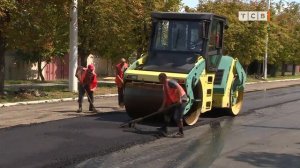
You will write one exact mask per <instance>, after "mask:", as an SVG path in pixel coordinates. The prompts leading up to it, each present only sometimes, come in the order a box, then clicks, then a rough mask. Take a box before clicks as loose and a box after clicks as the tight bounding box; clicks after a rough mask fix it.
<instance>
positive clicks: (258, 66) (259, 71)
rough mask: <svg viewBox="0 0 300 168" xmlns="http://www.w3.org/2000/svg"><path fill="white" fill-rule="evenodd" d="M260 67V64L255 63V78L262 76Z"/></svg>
mask: <svg viewBox="0 0 300 168" xmlns="http://www.w3.org/2000/svg"><path fill="white" fill-rule="evenodd" d="M261 65H262V63H260V62H257V70H256V74H257V76H262V73H261V68H262V66H261Z"/></svg>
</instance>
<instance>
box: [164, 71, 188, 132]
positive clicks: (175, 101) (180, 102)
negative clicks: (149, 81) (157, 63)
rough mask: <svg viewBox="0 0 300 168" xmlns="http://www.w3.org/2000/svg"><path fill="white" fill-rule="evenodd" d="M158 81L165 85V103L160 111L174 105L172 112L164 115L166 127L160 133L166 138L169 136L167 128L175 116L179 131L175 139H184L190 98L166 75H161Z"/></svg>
mask: <svg viewBox="0 0 300 168" xmlns="http://www.w3.org/2000/svg"><path fill="white" fill-rule="evenodd" d="M158 79H159V81H160V83H162V84H163V92H164V93H163V95H164V97H163V103H162V105H161V107H160V109H159V110H163V109H164V108H166V107H168V106H171V105H174V107H173V108H171V109H170V111H168V112H165V113H164V125H163V126H162V127H161V128H160V131H161V133H162V134H163V135H164V136H167V133H168V130H167V127H168V124H169V123H170V120H171V117H172V116H173V117H174V120H175V121H176V124H177V126H178V129H179V130H178V132H177V133H176V134H175V135H174V137H183V136H184V134H183V112H184V109H185V107H186V105H187V102H188V97H187V95H186V93H185V91H184V89H183V88H182V87H181V86H180V85H179V84H178V83H177V82H176V81H175V80H172V79H168V77H167V75H166V74H165V73H160V74H159V76H158Z"/></svg>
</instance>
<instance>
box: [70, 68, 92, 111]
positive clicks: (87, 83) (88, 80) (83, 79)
mask: <svg viewBox="0 0 300 168" xmlns="http://www.w3.org/2000/svg"><path fill="white" fill-rule="evenodd" d="M75 76H76V77H77V78H78V80H79V85H78V105H79V108H78V110H77V112H82V100H83V96H84V94H85V92H86V93H87V96H88V101H89V103H90V106H89V111H95V110H96V109H94V106H93V102H94V91H95V89H96V88H97V75H96V73H95V66H94V65H93V64H90V65H88V68H84V67H82V66H79V67H78V68H77V70H76V74H75Z"/></svg>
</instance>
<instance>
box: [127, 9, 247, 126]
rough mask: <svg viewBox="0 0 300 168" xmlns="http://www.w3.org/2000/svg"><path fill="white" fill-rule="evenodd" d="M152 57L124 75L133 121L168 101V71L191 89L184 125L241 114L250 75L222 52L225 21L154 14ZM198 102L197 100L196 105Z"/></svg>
mask: <svg viewBox="0 0 300 168" xmlns="http://www.w3.org/2000/svg"><path fill="white" fill-rule="evenodd" d="M151 17H152V32H151V38H150V39H151V41H150V46H149V51H148V53H147V55H145V56H143V57H141V58H140V59H138V60H136V61H135V62H134V63H133V64H132V65H131V66H130V67H129V68H128V69H127V70H126V72H125V74H124V104H125V108H126V112H127V113H128V115H129V116H130V117H132V118H139V117H143V116H146V115H149V114H151V113H153V112H155V111H157V110H158V109H159V107H160V106H161V103H162V99H163V91H162V85H161V84H160V83H159V81H158V75H159V74H160V73H162V72H164V73H166V74H167V76H168V77H169V78H172V79H174V80H176V81H177V82H178V83H179V84H180V85H181V86H183V88H184V89H185V91H186V93H187V95H188V97H189V103H188V105H187V106H186V108H185V111H184V121H185V123H186V124H187V125H193V124H195V123H196V122H197V120H198V119H199V117H200V115H201V113H205V112H208V111H211V110H212V109H222V110H218V111H220V112H229V113H230V114H232V115H234V116H235V115H237V114H238V113H239V112H240V111H241V108H242V104H243V92H244V87H245V81H246V74H245V71H244V70H243V68H242V66H241V64H240V63H239V61H238V60H237V59H234V58H232V57H230V56H226V55H223V54H222V50H223V41H224V39H223V38H224V30H225V29H226V28H227V27H228V25H227V21H226V18H225V17H222V16H218V15H215V14H212V13H170V12H154V13H152V14H151ZM195 100H197V101H195Z"/></svg>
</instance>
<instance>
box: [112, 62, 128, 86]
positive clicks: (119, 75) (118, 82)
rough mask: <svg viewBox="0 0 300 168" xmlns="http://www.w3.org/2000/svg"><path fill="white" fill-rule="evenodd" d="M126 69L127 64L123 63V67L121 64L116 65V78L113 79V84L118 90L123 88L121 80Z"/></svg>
mask: <svg viewBox="0 0 300 168" xmlns="http://www.w3.org/2000/svg"><path fill="white" fill-rule="evenodd" d="M127 68H128V64H127V63H124V65H123V66H122V65H121V63H119V64H117V65H116V71H117V72H116V74H117V76H116V78H115V83H116V85H117V86H118V87H119V88H121V87H123V83H122V79H123V78H124V72H125V70H126V69H127Z"/></svg>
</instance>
